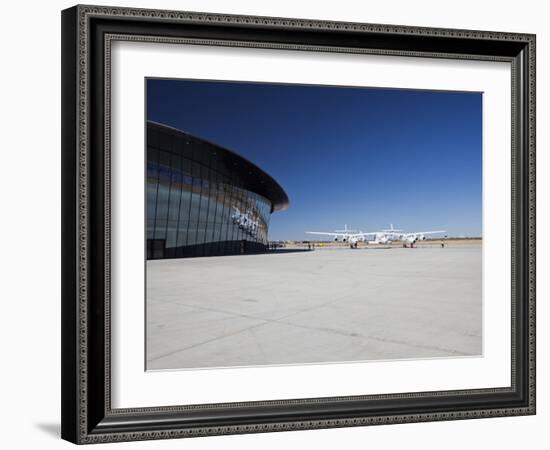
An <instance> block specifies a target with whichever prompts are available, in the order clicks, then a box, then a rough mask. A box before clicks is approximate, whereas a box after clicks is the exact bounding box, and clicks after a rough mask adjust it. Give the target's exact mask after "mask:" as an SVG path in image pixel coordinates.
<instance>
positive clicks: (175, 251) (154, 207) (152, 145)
mask: <svg viewBox="0 0 550 450" xmlns="http://www.w3.org/2000/svg"><path fill="white" fill-rule="evenodd" d="M146 196H147V206H146V209H147V219H146V229H147V259H162V258H184V257H197V256H214V255H230V254H241V253H257V252H263V251H265V250H266V248H267V243H268V242H267V232H268V225H269V217H270V214H271V213H272V212H273V211H274V210H276V209H284V208H286V206H287V204H288V199H287V198H286V194H285V193H284V191H283V190H282V188H280V186H279V185H278V184H276V182H275V181H274V180H273V179H272V178H271V177H269V175H267V174H266V173H265V172H263V171H261V170H260V169H259V168H257V167H256V166H254V165H253V164H252V163H250V162H249V161H247V160H245V159H244V158H241V157H240V156H238V155H236V154H235V153H233V152H230V151H229V150H227V149H224V148H222V147H220V146H217V145H215V144H212V143H209V142H207V141H204V140H202V139H199V138H197V137H194V136H191V135H189V134H187V133H183V132H181V131H178V130H174V129H172V128H169V127H165V126H163V125H160V124H155V123H152V122H148V124H147V193H146ZM270 198H271V199H270Z"/></svg>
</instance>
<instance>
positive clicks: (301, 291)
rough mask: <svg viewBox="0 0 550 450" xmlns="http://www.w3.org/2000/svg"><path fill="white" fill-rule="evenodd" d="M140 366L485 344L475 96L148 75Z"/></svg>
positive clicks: (249, 363) (473, 351) (359, 356)
mask: <svg viewBox="0 0 550 450" xmlns="http://www.w3.org/2000/svg"><path fill="white" fill-rule="evenodd" d="M144 88H145V99H146V107H145V124H144V128H145V130H144V132H145V136H146V153H145V154H146V161H145V162H144V164H145V167H144V174H145V176H144V203H145V205H146V207H145V211H146V217H145V221H146V225H145V231H146V236H144V264H145V273H146V279H145V284H146V288H145V368H146V370H147V371H156V370H177V369H181V370H190V369H211V368H234V367H256V366H257V367H262V366H277V365H298V364H300V365H303V364H331V363H354V362H368V361H378V362H379V361H385V360H387V361H395V360H406V359H412V360H419V359H426V358H430V359H433V358H480V357H482V356H483V349H484V347H483V342H484V341H483V289H482V288H483V278H482V272H483V264H482V262H483V258H482V256H483V214H482V213H483V135H482V129H483V93H482V92H473V91H471V92H470V91H467V92H466V91H443V90H422V89H397V88H392V89H390V88H382V87H377V86H331V85H314V84H284V83H265V82H249V81H240V80H206V79H173V78H154V77H152V78H146V79H145V80H144Z"/></svg>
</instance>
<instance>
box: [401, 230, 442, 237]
mask: <svg viewBox="0 0 550 450" xmlns="http://www.w3.org/2000/svg"><path fill="white" fill-rule="evenodd" d="M437 233H446V231H445V230H437V231H415V232H414V233H405V234H406V235H407V236H414V235H416V234H437Z"/></svg>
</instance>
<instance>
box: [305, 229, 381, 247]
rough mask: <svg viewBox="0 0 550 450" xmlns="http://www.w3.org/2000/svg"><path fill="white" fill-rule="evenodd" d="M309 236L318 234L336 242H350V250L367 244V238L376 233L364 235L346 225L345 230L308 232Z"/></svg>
mask: <svg viewBox="0 0 550 450" xmlns="http://www.w3.org/2000/svg"><path fill="white" fill-rule="evenodd" d="M306 233H307V234H318V235H321V236H331V237H332V238H333V239H334V240H335V241H341V242H349V246H350V248H357V243H358V242H365V241H366V240H367V236H372V235H373V234H375V233H372V232H371V233H363V232H362V231H357V230H350V229H349V228H348V226H347V225H344V229H343V230H334V231H333V232H325V231H306Z"/></svg>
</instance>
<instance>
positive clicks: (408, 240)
mask: <svg viewBox="0 0 550 450" xmlns="http://www.w3.org/2000/svg"><path fill="white" fill-rule="evenodd" d="M438 233H445V230H436V231H415V232H412V233H404V232H403V230H398V229H397V228H394V227H393V224H390V228H389V229H386V230H382V231H381V232H377V233H375V236H376V239H375V240H374V241H369V244H390V243H391V242H392V241H401V242H403V246H404V247H406V246H407V245H409V246H410V248H413V246H414V244H416V242H418V241H425V240H426V235H428V234H438Z"/></svg>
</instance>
